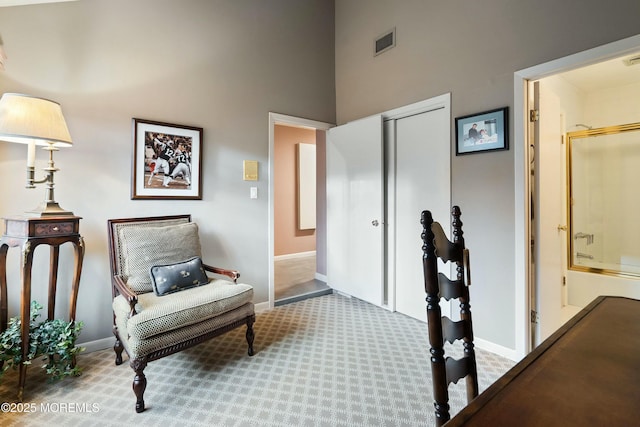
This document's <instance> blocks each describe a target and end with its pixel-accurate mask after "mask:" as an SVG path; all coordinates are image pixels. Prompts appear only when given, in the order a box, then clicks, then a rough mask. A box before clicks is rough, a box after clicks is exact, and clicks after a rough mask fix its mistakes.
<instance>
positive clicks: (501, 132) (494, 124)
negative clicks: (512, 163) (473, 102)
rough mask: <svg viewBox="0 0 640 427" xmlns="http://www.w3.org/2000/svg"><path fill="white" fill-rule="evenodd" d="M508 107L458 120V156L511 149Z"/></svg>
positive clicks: (458, 118)
mask: <svg viewBox="0 0 640 427" xmlns="http://www.w3.org/2000/svg"><path fill="white" fill-rule="evenodd" d="M508 123H509V114H508V107H504V108H498V109H497V110H491V111H485V112H484V113H477V114H472V115H469V116H463V117H457V118H456V156H459V155H462V154H471V153H478V152H485V151H496V150H508V149H509V139H508V138H509V129H508Z"/></svg>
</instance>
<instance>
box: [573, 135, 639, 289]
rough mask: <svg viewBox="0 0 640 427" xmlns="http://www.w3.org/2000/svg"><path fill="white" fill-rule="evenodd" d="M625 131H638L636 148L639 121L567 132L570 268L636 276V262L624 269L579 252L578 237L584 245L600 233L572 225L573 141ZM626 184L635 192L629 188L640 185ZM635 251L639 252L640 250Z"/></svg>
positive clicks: (574, 161)
mask: <svg viewBox="0 0 640 427" xmlns="http://www.w3.org/2000/svg"><path fill="white" fill-rule="evenodd" d="M628 132H639V133H638V135H637V145H638V149H639V150H640V123H631V124H626V125H619V126H609V127H602V128H597V129H588V130H580V131H575V132H568V133H567V156H566V158H567V175H566V176H567V192H568V197H567V198H566V200H567V224H568V236H567V241H568V243H569V244H568V245H567V259H568V262H567V265H568V268H569V269H570V270H575V271H583V272H590V273H598V274H609V275H614V276H622V277H634V278H638V277H640V265H638V266H636V268H635V270H633V269H630V268H627V269H625V268H624V266H623V265H622V264H621V263H618V264H615V263H609V264H603V263H602V262H601V261H598V260H596V259H595V256H593V255H592V254H590V253H588V252H585V253H583V252H580V251H578V250H577V249H576V247H577V246H580V247H584V245H580V244H579V243H578V240H579V241H580V243H582V242H586V244H587V245H591V244H593V243H594V241H595V240H596V238H597V239H598V240H602V234H600V235H598V234H596V233H591V232H589V231H590V230H587V232H585V231H584V230H583V229H580V230H576V229H575V225H576V224H575V223H576V221H575V214H576V211H578V209H577V208H576V200H575V192H576V191H575V190H576V188H575V187H576V186H577V185H576V183H575V180H574V172H575V169H577V167H576V159H574V155H575V153H574V144H577V143H578V142H579V141H583V140H584V139H586V138H595V137H601V136H612V135H614V136H615V135H619V134H623V133H625V134H626V133H628ZM601 140H602V138H600V141H595V140H591V141H589V144H592V143H595V142H601ZM611 142H617V140H610V139H609V138H607V140H606V141H605V143H611ZM633 143H634V144H635V143H636V141H633ZM637 168H638V169H639V170H640V163H639V164H638V167H637ZM628 185H629V186H630V190H631V191H633V192H634V193H636V194H640V189H634V188H633V186H634V185H638V186H640V182H629V183H628ZM589 191H590V189H589ZM615 209H618V211H625V210H626V209H625V207H624V206H623V205H621V204H620V205H619V206H616V207H615ZM634 213H635V212H634V211H628V212H627V214H628V215H633V214H634ZM605 221H606V218H604V219H603V221H602V222H603V223H604V222H605ZM629 237H630V238H633V236H629ZM637 237H640V236H637ZM599 243H600V242H599ZM639 244H640V243H639ZM601 252H602V250H601ZM638 252H639V254H640V250H639V251H638ZM600 258H602V257H600ZM639 259H640V257H639ZM580 260H582V262H580Z"/></svg>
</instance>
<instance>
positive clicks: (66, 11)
mask: <svg viewBox="0 0 640 427" xmlns="http://www.w3.org/2000/svg"><path fill="white" fill-rule="evenodd" d="M0 33H1V34H2V38H3V39H4V44H5V50H6V52H7V55H8V60H7V62H6V71H4V72H0V92H21V93H28V94H32V95H37V96H43V97H47V98H50V99H53V100H56V101H58V102H60V104H61V105H62V108H63V111H64V113H65V116H66V119H67V123H68V125H69V129H70V132H71V135H72V138H73V139H74V146H73V147H72V148H68V149H62V150H61V151H59V152H57V153H56V155H55V160H56V165H57V166H58V167H60V168H61V171H60V172H59V173H58V174H57V176H56V200H58V201H59V202H60V204H61V205H62V207H64V208H66V209H69V210H72V211H74V213H75V214H77V215H79V216H82V217H83V220H82V221H81V233H82V234H83V236H84V239H85V242H86V258H85V263H84V270H83V275H82V280H81V284H80V295H79V301H78V311H77V318H78V319H79V320H82V321H84V322H85V329H84V332H83V334H82V337H81V341H82V342H87V341H91V340H96V339H100V338H105V337H109V336H111V323H112V321H111V307H110V302H111V291H110V279H109V262H108V255H107V228H106V221H107V219H108V218H119V217H129V216H143V215H160V214H173V213H191V214H192V215H193V218H194V220H195V221H196V222H198V224H199V225H200V229H201V238H202V241H203V252H204V255H205V258H206V259H207V261H208V262H209V263H210V264H213V265H218V266H221V267H229V268H236V269H238V270H240V272H241V274H242V278H241V279H242V280H244V281H246V282H247V283H251V284H253V285H254V286H255V300H254V301H255V302H256V303H260V302H265V301H267V300H268V259H267V258H268V241H267V237H268V209H267V200H268V188H269V185H268V179H269V177H268V167H267V164H268V163H267V162H268V155H269V153H268V146H269V143H268V132H269V128H268V123H269V122H268V113H269V112H270V111H272V112H278V113H282V114H290V115H295V116H299V117H305V118H309V119H314V120H318V121H324V122H330V123H331V122H335V85H334V40H333V37H334V6H333V2H332V1H326V0H305V1H304V2H300V1H299V0H269V1H262V0H243V1H235V0H180V1H178V0H133V1H132V0H81V1H77V2H70V3H59V4H48V5H35V6H19V7H8V8H0ZM133 117H136V118H143V119H149V120H157V121H162V122H169V123H176V124H184V125H192V126H199V127H202V128H204V149H203V156H204V166H203V200H202V201H160V200H150V201H142V200H131V199H130V191H131V190H130V183H131V152H132V137H131V132H132V129H131V126H132V125H131V119H132V118H133ZM245 159H247V160H258V161H259V175H260V177H259V181H258V182H257V183H255V182H249V181H247V182H245V181H243V180H242V161H243V160H245ZM0 163H1V165H2V167H0V182H2V190H0V215H2V216H7V215H13V214H20V213H21V212H24V211H26V210H28V209H30V208H33V207H35V206H36V205H38V204H39V203H40V201H41V200H43V199H44V196H45V189H44V188H43V187H42V186H39V187H38V188H37V189H36V190H26V189H25V188H24V182H25V178H26V176H25V175H26V174H25V166H26V146H21V145H18V144H8V143H0ZM45 166H46V164H45V157H44V153H38V158H37V164H36V167H37V168H38V177H40V176H42V172H41V171H40V168H42V167H45ZM256 184H257V186H258V190H259V198H258V199H257V200H251V199H250V198H249V187H250V186H254V185H256ZM69 249H70V248H65V247H64V246H63V247H62V250H61V258H62V262H61V272H60V279H59V282H60V285H59V286H60V293H61V295H65V286H66V283H67V282H68V281H69V280H70V272H69V270H70V267H71V263H70V259H71V254H70V252H71V251H70V250H69ZM47 255H48V252H47V250H46V248H44V247H43V248H42V249H40V248H39V249H37V250H36V254H35V257H36V260H35V263H36V266H35V267H34V283H33V288H34V299H37V300H38V301H40V302H41V303H44V302H46V296H45V293H44V291H43V289H45V287H46V281H47V265H48V256H47ZM18 264H19V261H18V257H17V250H12V251H10V254H9V260H8V269H9V271H8V275H9V280H10V289H9V294H10V296H9V311H10V315H16V314H17V311H18V309H19V288H18V286H17V282H18V280H19V270H18ZM66 299H67V297H66V296H65V297H64V298H63V299H62V300H60V301H59V308H60V309H61V310H62V309H66V307H67V302H66Z"/></svg>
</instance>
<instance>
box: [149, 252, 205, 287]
mask: <svg viewBox="0 0 640 427" xmlns="http://www.w3.org/2000/svg"><path fill="white" fill-rule="evenodd" d="M149 274H150V275H151V284H152V285H153V291H154V292H155V293H156V295H158V296H163V295H167V294H172V293H174V292H179V291H182V290H185V289H189V288H193V287H195V286H202V285H206V284H207V283H209V278H208V277H207V273H206V272H205V271H204V267H203V266H202V259H200V257H193V258H191V259H188V260H186V261H182V262H178V263H175V264H167V265H154V266H153V267H151V271H150V272H149Z"/></svg>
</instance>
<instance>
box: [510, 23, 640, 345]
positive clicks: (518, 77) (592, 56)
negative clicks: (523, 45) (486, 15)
mask: <svg viewBox="0 0 640 427" xmlns="http://www.w3.org/2000/svg"><path fill="white" fill-rule="evenodd" d="M638 49H640V35H636V36H633V37H629V38H626V39H622V40H619V41H616V42H613V43H609V44H606V45H604V46H599V47H596V48H593V49H589V50H585V51H583V52H579V53H576V54H573V55H569V56H566V57H564V58H560V59H556V60H553V61H550V62H546V63H544V64H539V65H535V66H533V67H530V68H526V69H524V70H520V71H516V72H515V73H514V77H513V93H514V102H513V105H514V112H515V113H514V140H515V141H522V143H519V144H518V143H516V144H514V161H515V166H514V168H515V171H514V173H515V194H514V197H515V209H514V211H515V286H516V289H515V308H516V310H515V316H516V318H515V326H516V330H515V340H516V343H515V344H516V355H517V356H518V357H524V356H525V355H526V354H527V353H529V351H530V347H531V345H530V341H531V339H530V338H531V333H530V329H529V312H530V309H529V288H528V286H529V284H528V280H527V278H528V270H529V250H528V248H529V245H528V244H527V239H528V237H527V236H528V227H529V218H531V216H530V215H529V211H528V209H529V207H528V206H529V203H528V194H527V192H528V191H527V188H528V179H529V177H528V168H527V164H528V162H529V150H528V149H527V147H528V146H529V140H528V133H527V129H526V126H525V124H526V123H527V97H526V94H527V83H528V81H529V80H537V79H541V78H543V77H548V76H550V75H553V74H557V73H561V72H564V71H568V70H572V69H575V68H579V67H584V66H587V65H591V64H595V63H598V62H602V61H606V60H609V59H613V58H616V57H619V56H623V55H626V54H630V53H633V52H637V51H638ZM519 112H521V113H522V114H519Z"/></svg>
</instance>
